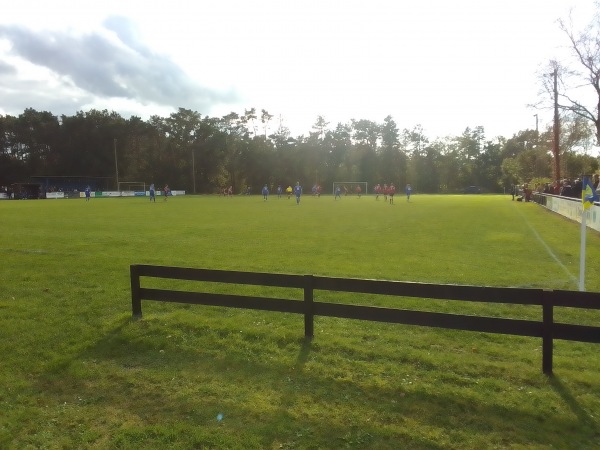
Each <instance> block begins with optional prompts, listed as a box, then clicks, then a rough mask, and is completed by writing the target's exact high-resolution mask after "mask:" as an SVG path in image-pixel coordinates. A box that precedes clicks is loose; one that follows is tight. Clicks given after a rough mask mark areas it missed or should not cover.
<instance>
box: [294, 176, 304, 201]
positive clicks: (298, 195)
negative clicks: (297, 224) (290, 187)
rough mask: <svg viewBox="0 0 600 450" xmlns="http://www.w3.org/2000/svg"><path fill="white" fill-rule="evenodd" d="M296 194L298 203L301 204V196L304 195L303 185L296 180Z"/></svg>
mask: <svg viewBox="0 0 600 450" xmlns="http://www.w3.org/2000/svg"><path fill="white" fill-rule="evenodd" d="M294 195H295V196H296V204H297V205H299V204H300V196H301V195H302V186H300V182H299V181H298V182H296V186H294Z"/></svg>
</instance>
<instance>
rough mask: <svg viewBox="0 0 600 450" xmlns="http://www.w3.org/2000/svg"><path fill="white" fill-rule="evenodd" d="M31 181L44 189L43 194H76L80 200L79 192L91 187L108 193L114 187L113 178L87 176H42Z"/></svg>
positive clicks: (93, 189)
mask: <svg viewBox="0 0 600 450" xmlns="http://www.w3.org/2000/svg"><path fill="white" fill-rule="evenodd" d="M31 180H32V181H33V182H35V183H38V184H39V185H40V186H41V187H42V192H44V194H45V193H46V192H64V193H65V194H67V195H66V196H67V197H68V193H74V194H75V195H74V196H75V197H77V198H79V192H83V191H85V188H86V187H88V186H89V187H90V189H91V190H92V191H108V190H110V187H111V185H112V186H114V178H113V177H89V176H85V175H40V176H33V177H31Z"/></svg>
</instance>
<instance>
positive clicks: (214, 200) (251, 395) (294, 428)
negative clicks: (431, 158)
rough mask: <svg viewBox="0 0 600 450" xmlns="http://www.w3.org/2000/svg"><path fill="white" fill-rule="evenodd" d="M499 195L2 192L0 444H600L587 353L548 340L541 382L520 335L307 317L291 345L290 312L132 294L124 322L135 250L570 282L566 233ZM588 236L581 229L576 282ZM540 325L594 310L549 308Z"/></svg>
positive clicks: (574, 256) (203, 263)
mask: <svg viewBox="0 0 600 450" xmlns="http://www.w3.org/2000/svg"><path fill="white" fill-rule="evenodd" d="M510 198H511V197H510V196H485V195H481V196H443V197H442V196H423V195H416V196H414V197H413V199H411V202H410V203H408V202H406V201H405V199H404V198H403V197H402V195H400V194H399V195H397V196H396V201H395V205H390V204H389V203H386V202H383V201H382V200H380V201H376V200H375V199H374V198H373V197H371V196H363V197H362V198H361V199H358V198H356V197H344V198H342V200H338V201H334V200H333V198H332V197H331V196H322V197H321V198H313V197H311V196H307V195H305V196H303V198H302V201H301V203H300V205H299V206H298V205H296V204H295V202H294V201H293V200H287V198H283V199H280V200H278V199H277V198H276V197H275V196H272V197H271V198H269V200H268V201H266V202H264V201H263V200H262V197H261V196H235V197H234V198H223V197H219V196H210V197H208V196H207V197H173V198H170V199H169V201H167V202H163V201H157V202H156V203H153V204H151V203H149V202H148V201H147V199H144V198H119V199H114V198H112V199H92V201H90V202H88V203H86V202H84V201H83V200H81V201H78V200H56V201H54V200H47V201H5V202H1V203H0V209H1V217H2V224H3V226H2V233H1V234H0V254H1V255H2V259H3V261H4V264H3V270H2V271H1V272H0V286H1V287H2V289H1V294H0V295H1V297H0V311H1V314H0V339H1V340H2V343H3V349H4V351H3V354H2V356H3V361H2V365H0V447H1V448H7V449H13V448H14V449H17V448H127V449H131V448H140V449H142V448H143V449H149V448H157V449H162V448H174V449H189V448H207V449H210V448H214V449H217V448H219V449H220V448H228V449H236V448H239V449H242V448H244V449H247V448H250V449H264V448H276V449H280V448H285V449H292V448H294V449H304V448H331V449H339V448H356V449H363V448H389V449H397V448H414V449H420V448H422V449H432V448H461V449H480V448H531V449H534V448H536V449H537V448H550V447H553V448H578V449H579V448H583V449H585V448H589V449H592V448H598V446H600V434H599V433H598V430H599V429H600V423H599V422H598V417H600V401H599V400H598V399H600V382H599V381H598V376H597V374H598V372H599V371H600V358H599V357H598V351H597V350H598V349H597V346H596V345H594V344H585V343H570V342H562V341H556V343H555V357H554V366H555V376H554V377H553V378H548V377H546V376H544V375H543V374H542V372H541V341H540V340H539V339H532V338H525V337H517V336H504V335H489V334H484V333H471V332H462V331H454V330H436V329H429V328H426V327H410V326H398V325H393V324H378V323H371V322H363V321H351V320H345V319H333V318H324V317H318V318H316V321H315V338H314V339H313V341H312V342H305V341H304V339H303V325H302V318H301V316H297V315H292V314H281V313H269V312H263V311H252V310H248V311H245V310H235V309H223V308H218V307H201V306H190V305H180V304H163V303H155V302H150V301H145V302H144V303H143V310H144V319H143V320H141V321H135V322H134V321H131V319H130V314H131V313H130V308H131V306H130V286H129V266H130V265H131V264H136V263H149V264H164V265H176V266H188V267H207V268H213V269H225V270H230V269H231V270H247V271H260V272H278V273H295V274H306V273H311V274H318V275H329V276H340V277H359V278H377V279H392V280H406V281H416V282H436V283H460V284H475V285H495V286H522V287H528V286H531V287H543V288H547V289H576V287H577V280H576V275H577V273H578V260H579V254H578V250H579V226H578V225H577V224H574V223H571V222H569V221H566V220H564V219H563V218H561V217H559V216H557V215H554V214H553V213H551V212H549V211H546V210H544V209H543V208H541V207H539V206H538V205H535V204H532V203H520V202H519V203H517V202H511V201H510ZM598 244H600V236H599V235H598V233H595V232H590V233H588V258H587V263H588V274H589V276H588V278H587V283H586V286H587V288H588V290H592V291H600V279H598V277H596V276H592V274H596V273H600V245H598ZM146 282H148V280H146ZM159 283H166V284H169V285H170V283H171V282H168V281H165V280H163V281H162V282H161V281H159ZM174 283H175V286H180V287H181V288H182V289H187V288H189V287H190V286H188V284H189V283H187V282H186V283H180V284H177V282H174ZM227 289H231V290H232V291H236V289H238V288H237V287H235V286H228V287H227ZM251 289H255V288H251ZM256 289H258V288H256ZM267 293H270V294H272V295H276V296H280V295H282V296H283V295H292V296H293V295H301V294H298V293H295V294H290V293H287V294H286V293H281V292H279V291H273V290H267ZM321 295H322V297H319V300H320V301H322V300H327V301H339V302H344V303H360V304H369V303H376V302H379V303H381V304H389V303H390V302H391V303H393V304H394V305H395V306H397V307H400V308H406V309H426V310H434V311H444V312H460V313H470V314H484V315H490V316H496V315H499V316H511V317H516V318H531V319H534V320H539V317H540V314H541V311H540V310H539V309H537V308H519V307H515V306H514V305H493V304H490V305H483V304H482V305H479V304H463V303H461V302H459V303H455V302H442V301H436V302H433V301H431V300H427V299H412V300H408V299H386V298H383V299H378V298H374V297H373V298H371V297H370V296H359V295H352V294H343V295H340V294H332V293H322V294H319V296H321ZM555 318H556V320H561V321H566V322H571V323H594V324H597V323H598V319H600V317H599V314H597V313H594V312H591V311H579V310H569V309H568V308H564V310H560V311H558V310H557V312H556V313H555Z"/></svg>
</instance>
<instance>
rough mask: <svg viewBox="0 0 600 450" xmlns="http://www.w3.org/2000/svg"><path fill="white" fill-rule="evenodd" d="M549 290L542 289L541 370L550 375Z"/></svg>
mask: <svg viewBox="0 0 600 450" xmlns="http://www.w3.org/2000/svg"><path fill="white" fill-rule="evenodd" d="M552 299H553V297H552V292H551V291H545V290H544V291H542V315H543V324H542V371H543V372H544V373H545V374H546V375H552V347H553V345H554V343H553V335H554V333H553V329H554V305H553V300H552Z"/></svg>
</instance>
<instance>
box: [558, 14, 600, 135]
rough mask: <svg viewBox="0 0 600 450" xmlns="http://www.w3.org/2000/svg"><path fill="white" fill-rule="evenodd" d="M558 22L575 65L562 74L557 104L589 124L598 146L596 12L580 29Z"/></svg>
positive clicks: (599, 36) (599, 18)
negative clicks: (559, 100)
mask: <svg viewBox="0 0 600 450" xmlns="http://www.w3.org/2000/svg"><path fill="white" fill-rule="evenodd" d="M558 23H559V27H560V29H561V30H562V31H563V32H564V33H565V35H566V36H567V39H568V40H569V44H570V49H571V51H572V54H573V56H574V57H575V64H576V65H577V68H572V69H571V70H569V71H563V73H562V75H563V80H562V81H563V87H564V89H563V90H562V92H561V93H560V99H561V102H560V107H561V108H562V109H563V110H567V111H571V112H573V113H575V114H577V115H578V116H581V117H583V118H584V119H586V120H589V121H590V122H591V123H593V124H594V127H595V130H596V142H597V143H598V144H599V145H600V14H599V13H598V12H596V14H595V15H594V17H593V19H592V20H591V21H590V23H589V24H588V25H587V26H586V27H585V28H584V29H583V31H581V32H577V31H575V30H574V26H573V23H572V21H571V20H568V21H567V20H564V19H561V20H559V22H558ZM588 99H589V100H588Z"/></svg>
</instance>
